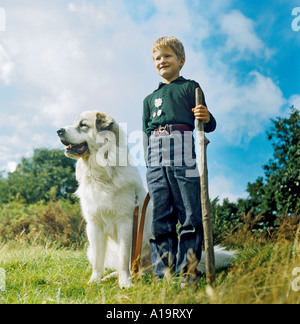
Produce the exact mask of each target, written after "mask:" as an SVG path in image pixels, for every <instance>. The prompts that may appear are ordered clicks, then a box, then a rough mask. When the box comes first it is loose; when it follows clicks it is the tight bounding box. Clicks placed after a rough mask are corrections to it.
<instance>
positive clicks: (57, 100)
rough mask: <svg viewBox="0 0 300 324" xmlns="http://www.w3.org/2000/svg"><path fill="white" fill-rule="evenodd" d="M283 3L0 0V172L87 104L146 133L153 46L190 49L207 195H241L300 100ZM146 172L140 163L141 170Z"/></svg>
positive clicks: (295, 45) (187, 70) (297, 40)
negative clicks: (211, 125)
mask: <svg viewBox="0 0 300 324" xmlns="http://www.w3.org/2000/svg"><path fill="white" fill-rule="evenodd" d="M295 7H300V2H299V1H294V0H289V1H283V0H276V1H275V0H268V1H266V0H260V1H258V0H253V1H244V0H239V1H234V0H143V1H138V0H106V1H104V0H98V1H97V0H86V1H83V0H59V1H58V0H52V1H40V0H27V1H23V0H0V8H3V9H4V10H5V13H6V31H0V138H1V149H0V150H1V151H0V153H1V154H0V170H6V171H8V170H13V169H14V167H15V165H16V163H18V162H20V159H21V157H22V156H26V157H29V156H31V155H32V153H33V149H34V148H39V147H47V148H62V145H61V144H60V143H59V141H58V139H57V136H56V130H57V129H58V128H60V127H62V126H65V125H69V124H71V123H72V122H73V120H74V119H75V117H76V116H77V115H78V114H80V113H81V112H82V111H84V110H90V109H92V110H95V109H97V110H99V111H104V112H107V113H110V114H111V115H112V116H114V117H115V119H116V120H117V121H118V122H120V123H127V124H128V130H129V131H135V130H140V129H141V116H142V101H143V98H144V97H145V96H146V95H148V94H149V93H150V92H152V91H153V90H154V89H155V88H156V87H157V85H158V82H159V81H160V80H159V77H158V76H157V75H156V72H155V70H154V68H153V66H152V58H151V46H152V43H153V42H154V41H155V40H156V39H157V38H159V37H161V36H166V35H174V36H177V37H178V38H179V39H181V40H182V42H183V43H184V45H185V48H186V53H187V62H186V65H185V67H184V68H183V70H182V75H183V76H184V77H186V78H189V79H194V80H196V81H198V82H199V83H200V84H201V86H202V88H203V90H204V93H205V95H206V101H207V104H208V108H209V109H210V111H211V112H212V113H213V114H214V116H215V117H216V119H217V122H218V129H217V130H216V132H214V133H213V134H209V135H208V137H209V139H210V141H211V144H210V145H209V148H208V160H209V181H210V195H211V197H212V198H215V197H216V196H219V197H220V198H221V199H223V198H225V197H228V198H229V199H230V200H235V199H237V198H238V197H246V193H245V190H246V188H247V183H248V182H254V181H255V180H256V178H257V177H258V176H262V175H263V169H262V165H263V164H266V163H267V161H268V160H269V159H270V157H271V156H272V147H271V145H270V143H269V142H268V140H267V137H266V130H268V129H269V127H270V125H271V122H270V119H271V118H276V117H277V116H281V117H286V116H288V113H289V107H290V106H291V105H295V106H296V107H297V108H299V107H300V91H299V89H300V68H299V48H300V32H295V31H293V29H292V27H291V25H292V21H293V19H295V17H293V16H292V15H291V13H292V10H293V8H295ZM139 170H140V172H141V173H142V175H143V177H144V173H145V168H143V167H140V168H139Z"/></svg>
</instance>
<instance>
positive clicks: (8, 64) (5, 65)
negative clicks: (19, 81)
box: [0, 43, 14, 85]
mask: <svg viewBox="0 0 300 324" xmlns="http://www.w3.org/2000/svg"><path fill="white" fill-rule="evenodd" d="M13 70H14V63H13V62H12V60H11V57H10V56H9V54H8V53H7V51H6V50H5V48H4V47H3V45H2V44H1V43H0V81H1V80H2V82H3V83H4V84H5V85H9V84H10V83H11V76H12V73H13Z"/></svg>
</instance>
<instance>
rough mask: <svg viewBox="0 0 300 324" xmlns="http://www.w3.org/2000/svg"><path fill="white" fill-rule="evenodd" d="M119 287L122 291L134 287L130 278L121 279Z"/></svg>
mask: <svg viewBox="0 0 300 324" xmlns="http://www.w3.org/2000/svg"><path fill="white" fill-rule="evenodd" d="M119 287H120V288H121V289H128V288H130V287H132V282H131V279H130V277H129V278H128V277H127V276H126V277H123V278H122V277H121V276H120V277H119Z"/></svg>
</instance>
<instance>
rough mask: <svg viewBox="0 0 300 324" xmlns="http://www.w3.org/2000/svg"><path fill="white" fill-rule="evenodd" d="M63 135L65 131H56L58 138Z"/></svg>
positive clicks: (62, 129)
mask: <svg viewBox="0 0 300 324" xmlns="http://www.w3.org/2000/svg"><path fill="white" fill-rule="evenodd" d="M64 133H65V129H64V128H61V129H59V130H58V131H57V134H58V136H62V135H64Z"/></svg>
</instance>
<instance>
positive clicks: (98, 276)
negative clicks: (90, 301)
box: [88, 272, 103, 284]
mask: <svg viewBox="0 0 300 324" xmlns="http://www.w3.org/2000/svg"><path fill="white" fill-rule="evenodd" d="M102 277H103V275H102V274H101V273H99V272H93V274H92V276H91V279H90V280H89V282H88V284H90V283H99V282H100V281H101V278H102Z"/></svg>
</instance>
